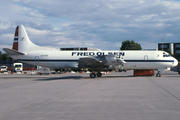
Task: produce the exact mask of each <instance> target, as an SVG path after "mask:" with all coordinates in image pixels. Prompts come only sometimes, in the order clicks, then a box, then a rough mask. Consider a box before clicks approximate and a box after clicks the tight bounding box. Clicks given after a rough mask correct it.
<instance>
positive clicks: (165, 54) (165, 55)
mask: <svg viewBox="0 0 180 120" xmlns="http://www.w3.org/2000/svg"><path fill="white" fill-rule="evenodd" d="M163 57H171V55H170V54H168V53H163Z"/></svg>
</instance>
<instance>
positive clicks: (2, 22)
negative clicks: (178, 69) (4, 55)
mask: <svg viewBox="0 0 180 120" xmlns="http://www.w3.org/2000/svg"><path fill="white" fill-rule="evenodd" d="M0 1H1V4H0V51H2V52H4V51H3V50H2V49H3V48H12V44H13V38H14V32H15V28H16V26H17V25H20V24H22V25H24V27H25V29H26V31H27V34H28V36H29V38H30V40H31V41H32V42H33V43H35V44H37V45H39V46H44V47H49V48H53V49H59V48H61V47H89V48H97V49H101V50H118V49H119V47H121V43H122V42H123V41H125V40H134V41H135V42H136V43H139V44H140V45H141V46H142V48H143V49H157V48H158V43H162V42H163V43H171V42H172V43H177V42H180V33H179V32H180V14H179V13H180V0H38V1H37V0H0Z"/></svg>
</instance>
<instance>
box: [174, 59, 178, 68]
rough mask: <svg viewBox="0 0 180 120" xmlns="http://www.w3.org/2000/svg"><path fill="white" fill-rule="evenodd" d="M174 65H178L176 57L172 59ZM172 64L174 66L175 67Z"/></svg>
mask: <svg viewBox="0 0 180 120" xmlns="http://www.w3.org/2000/svg"><path fill="white" fill-rule="evenodd" d="M174 65H175V66H177V65H178V61H177V60H176V59H174ZM175 66H174V67H175Z"/></svg>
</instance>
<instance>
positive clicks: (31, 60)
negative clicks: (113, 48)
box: [17, 59, 174, 62]
mask: <svg viewBox="0 0 180 120" xmlns="http://www.w3.org/2000/svg"><path fill="white" fill-rule="evenodd" d="M17 60H19V61H29V62H33V61H34V62H35V61H36V62H37V61H38V62H79V60H41V59H39V60H35V59H17ZM124 61H125V62H174V60H124Z"/></svg>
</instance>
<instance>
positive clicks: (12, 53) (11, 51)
mask: <svg viewBox="0 0 180 120" xmlns="http://www.w3.org/2000/svg"><path fill="white" fill-rule="evenodd" d="M3 50H4V51H5V52H6V53H7V54H8V55H25V54H24V53H22V52H18V51H16V50H13V49H9V48H3Z"/></svg>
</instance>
